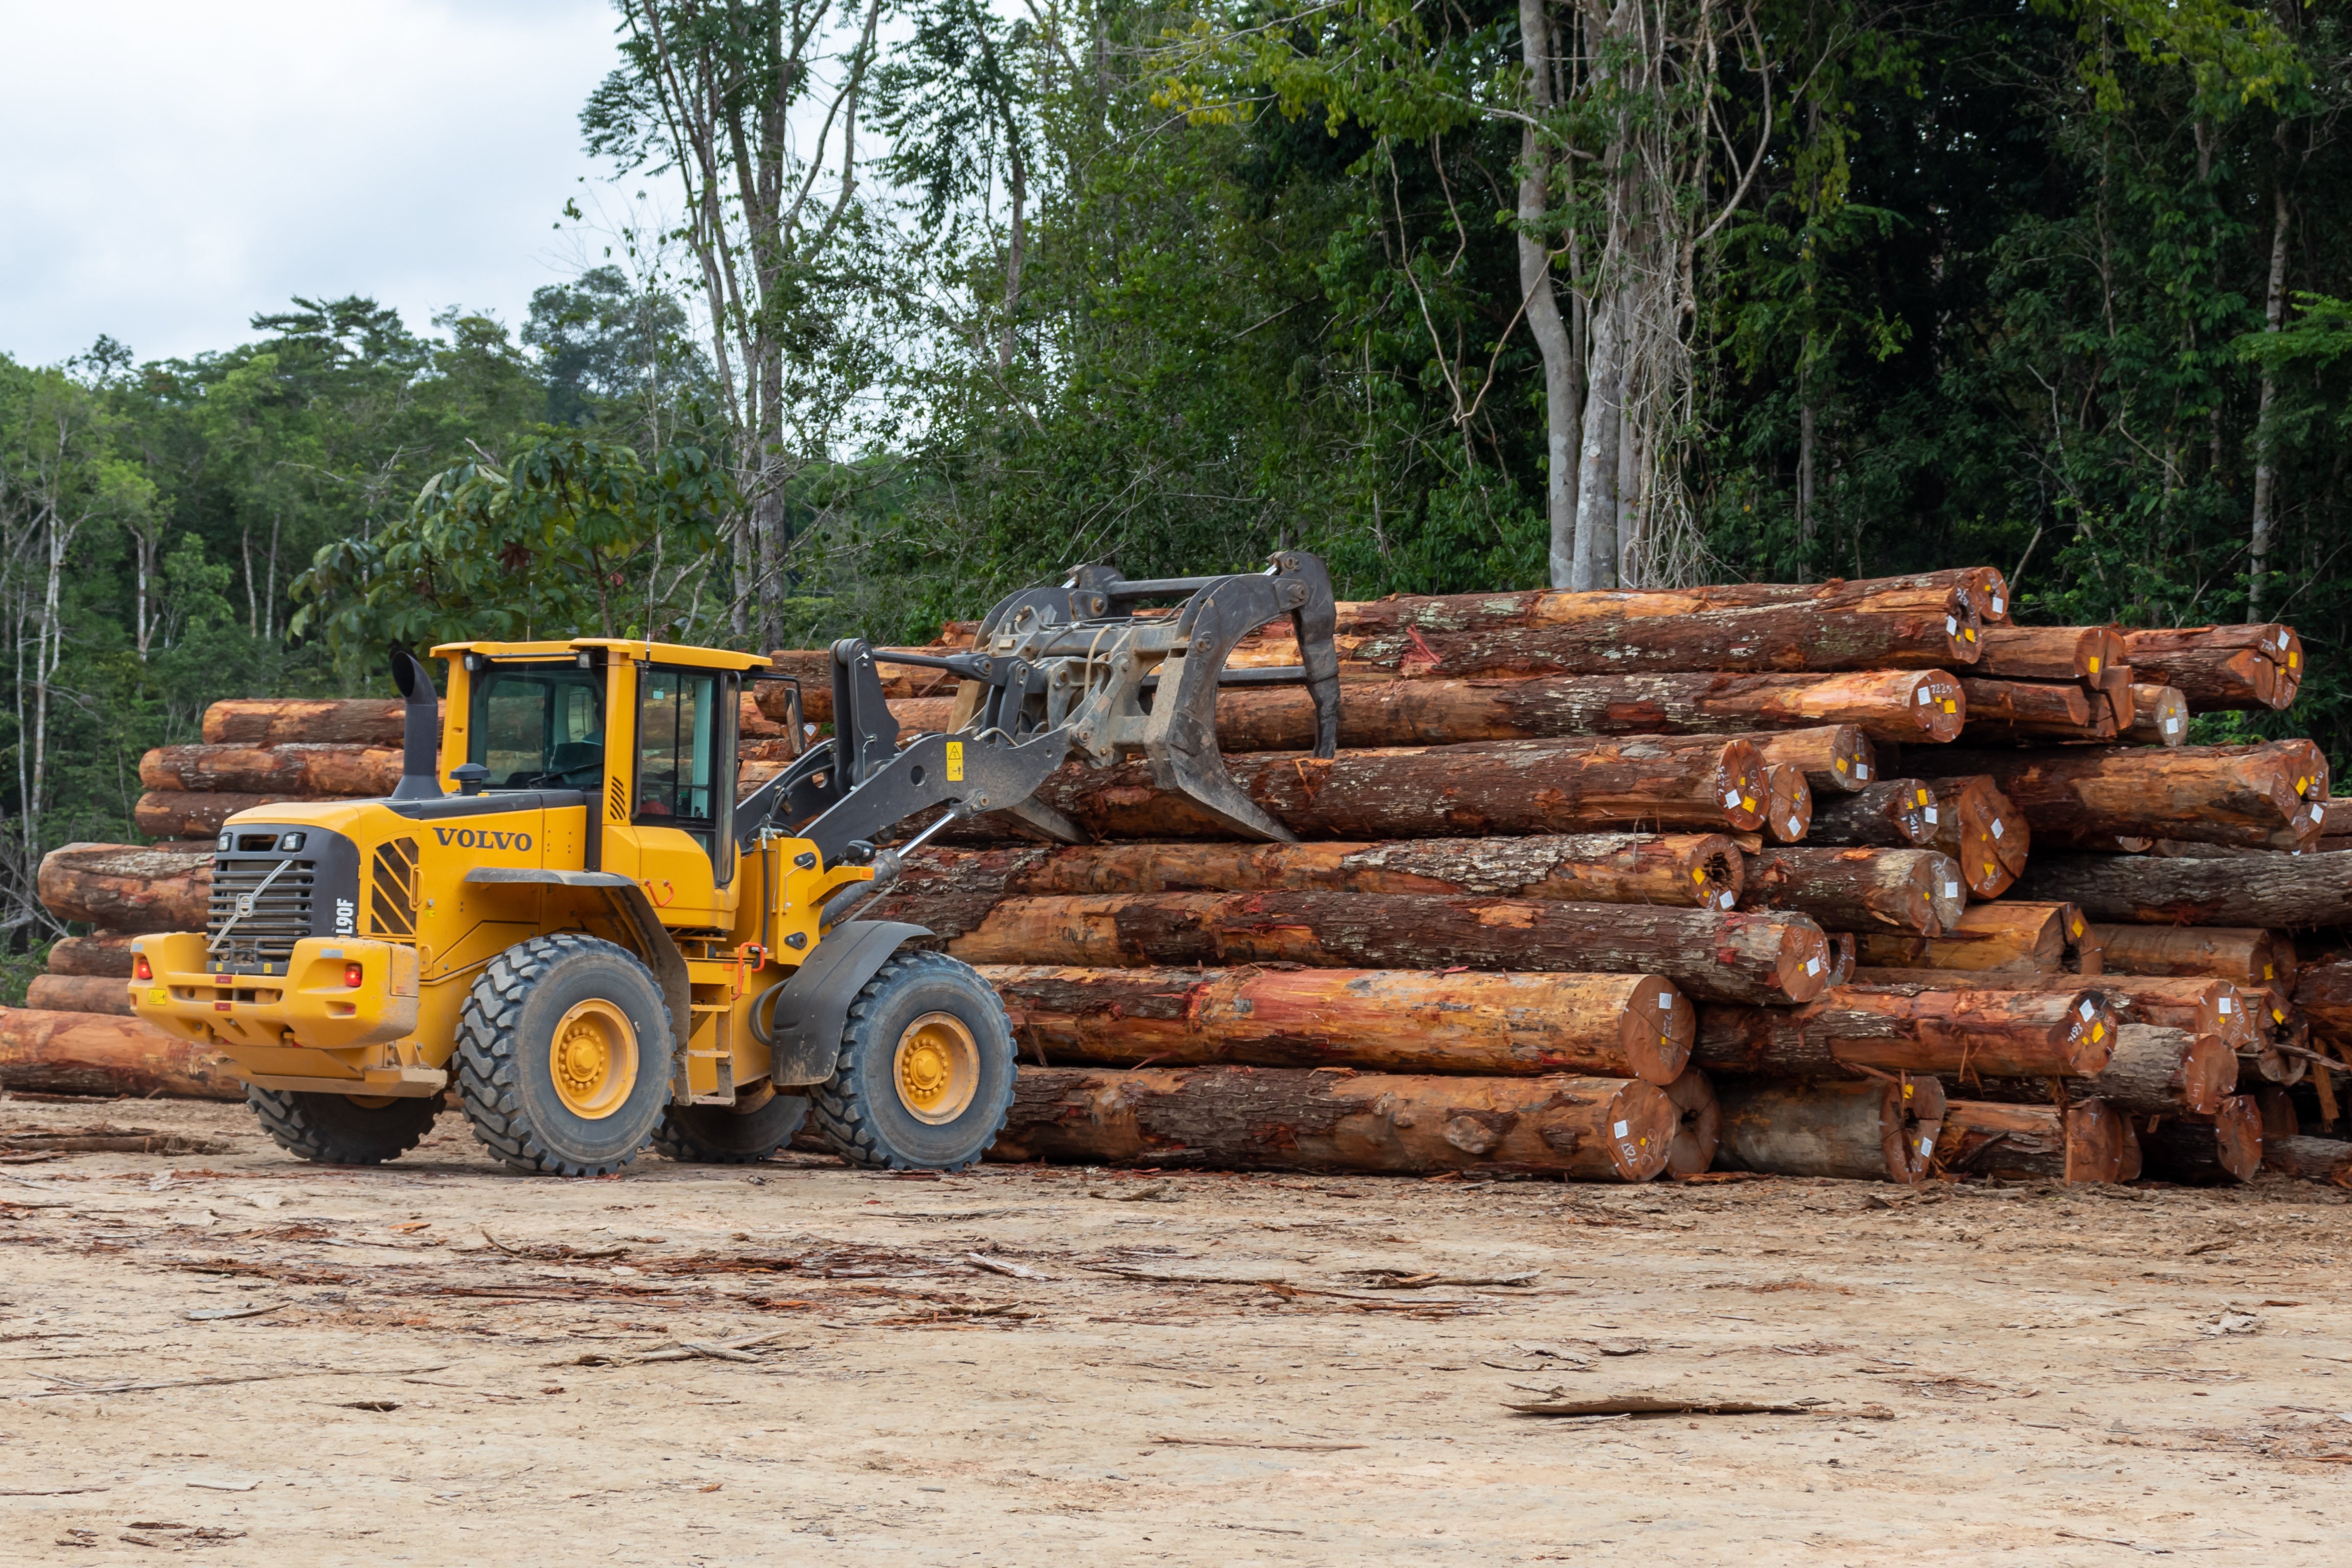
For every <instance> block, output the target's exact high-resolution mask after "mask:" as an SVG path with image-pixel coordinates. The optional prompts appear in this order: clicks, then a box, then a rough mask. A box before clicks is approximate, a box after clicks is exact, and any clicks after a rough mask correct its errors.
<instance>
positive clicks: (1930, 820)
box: [1919, 806, 1936, 827]
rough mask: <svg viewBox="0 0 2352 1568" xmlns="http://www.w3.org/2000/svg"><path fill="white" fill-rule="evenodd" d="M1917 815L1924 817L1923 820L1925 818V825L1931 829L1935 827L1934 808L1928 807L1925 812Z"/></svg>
mask: <svg viewBox="0 0 2352 1568" xmlns="http://www.w3.org/2000/svg"><path fill="white" fill-rule="evenodd" d="M1919 814H1920V815H1921V816H1923V817H1925V818H1927V825H1928V826H1929V827H1933V826H1935V823H1936V808H1935V807H1933V806H1930V807H1928V808H1927V810H1924V811H1922V812H1920V813H1919Z"/></svg>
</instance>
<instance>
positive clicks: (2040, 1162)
mask: <svg viewBox="0 0 2352 1568" xmlns="http://www.w3.org/2000/svg"><path fill="white" fill-rule="evenodd" d="M1939 1157H1940V1159H1941V1162H1942V1164H1943V1167H1944V1169H1945V1171H1946V1172H1947V1173H1948V1174H1950V1175H1953V1176H1991V1177H1993V1178H1994V1179H1995V1180H1998V1181H2036V1180H2039V1181H2061V1182H2065V1183H2068V1184H2069V1185H2073V1184H2077V1183H2084V1182H2111V1181H2117V1180H2120V1179H2121V1178H2122V1174H2123V1163H2124V1133H2123V1117H2122V1115H2121V1114H2120V1113H2117V1112H2116V1111H2115V1110H2113V1109H2111V1108H2109V1107H2108V1106H2107V1105H2105V1104H2104V1103H2101V1102H2099V1101H2097V1100H2077V1101H2075V1102H2074V1103H2072V1104H2070V1105H2068V1106H2067V1107H2066V1108H2065V1109H2064V1110H2063V1111H2061V1110H2059V1109H2057V1108H2056V1107H2055V1106H2044V1105H1995V1104H1990V1103H1987V1102H1985V1101H1981V1100H1954V1101H1951V1102H1949V1103H1947V1104H1946V1105H1945V1107H1944V1139H1943V1147H1942V1152H1941V1155H1940V1156H1939Z"/></svg>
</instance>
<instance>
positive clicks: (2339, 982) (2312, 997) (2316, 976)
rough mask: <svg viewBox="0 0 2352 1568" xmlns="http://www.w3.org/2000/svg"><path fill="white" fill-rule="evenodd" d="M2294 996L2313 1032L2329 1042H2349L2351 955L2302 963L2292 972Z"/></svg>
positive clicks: (2351, 1025) (2351, 1036) (2351, 1034)
mask: <svg viewBox="0 0 2352 1568" xmlns="http://www.w3.org/2000/svg"><path fill="white" fill-rule="evenodd" d="M2294 1005H2295V1009H2296V1010H2297V1011H2298V1012H2300V1013H2301V1014H2302V1015H2303V1017H2304V1018H2305V1020H2306V1021H2307V1022H2308V1023H2309V1024H2310V1026H2311V1032H2312V1033H2313V1034H2315V1035H2317V1036H2318V1037H2319V1038H2320V1039H2321V1040H2326V1041H2327V1042H2328V1043H2330V1044H2332V1045H2337V1046H2352V957H2344V956H2330V957H2328V958H2326V960H2324V961H2322V962H2320V963H2316V964H2306V965H2305V966H2304V967H2302V969H2301V970H2299V971H2298V972H2297V973H2296V975H2295V977H2294ZM2347 1061H2352V1057H2348V1058H2347Z"/></svg>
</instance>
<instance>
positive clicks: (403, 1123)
mask: <svg viewBox="0 0 2352 1568" xmlns="http://www.w3.org/2000/svg"><path fill="white" fill-rule="evenodd" d="M245 1103H247V1104H248V1105H250V1106H252V1107H253V1113H254V1114H255V1115H256V1116H257V1117H259V1118H260V1119H261V1127H262V1131H264V1132H266V1133H268V1134H269V1136H270V1138H271V1140H272V1141H273V1142H275V1143H276V1144H277V1145H278V1147H279V1148H281V1149H284V1150H285V1151H286V1152H287V1153H288V1154H289V1155H298V1156H299V1157H300V1158H302V1159H306V1160H314V1161H316V1162H317V1163H319V1164H320V1165H322V1166H380V1165H382V1164H383V1162H384V1161H386V1160H396V1159H398V1158H399V1157H400V1156H401V1155H404V1154H406V1153H407V1152H408V1151H409V1150H411V1149H413V1148H415V1146H416V1145H417V1144H418V1143H419V1142H421V1141H422V1140H423V1138H424V1136H425V1134H427V1133H429V1132H431V1131H432V1130H433V1118H434V1117H435V1116H436V1115H438V1114H439V1113H440V1111H441V1096H440V1095H438V1094H430V1095H425V1096H422V1097H419V1098H413V1099H412V1098H403V1099H397V1100H393V1101H390V1102H388V1103H384V1104H382V1105H362V1104H359V1103H356V1102H354V1101H353V1100H352V1097H351V1096H349V1095H347V1094H305V1093H298V1092H294V1091H292V1090H285V1089H259V1088H256V1087H255V1086H254V1085H252V1084H250V1083H248V1084H247V1085H246V1087H245Z"/></svg>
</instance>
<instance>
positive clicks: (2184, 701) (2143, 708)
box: [2116, 681, 2189, 746]
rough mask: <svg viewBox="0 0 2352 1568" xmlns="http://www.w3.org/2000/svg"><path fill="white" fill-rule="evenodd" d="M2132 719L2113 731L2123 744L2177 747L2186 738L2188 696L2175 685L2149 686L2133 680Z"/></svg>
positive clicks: (2187, 731) (2187, 730)
mask: <svg viewBox="0 0 2352 1568" xmlns="http://www.w3.org/2000/svg"><path fill="white" fill-rule="evenodd" d="M2131 699H2132V719H2131V722H2130V723H2129V724H2128V725H2126V726H2124V727H2121V728H2119V729H2118V730H2117V731H2116V739H2117V740H2119V741H2121V742H2123V743H2124V744H2125V745H2126V746H2179V744H2180V743H2181V742H2182V741H2184V740H2187V739H2188V738H2189V699H2188V698H2186V697H2184V696H2182V695H2180V691H2179V687H2177V686H2152V685H2148V684H2147V683H2146V682H2144V681H2135V682H2133V683H2132V688H2131Z"/></svg>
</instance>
